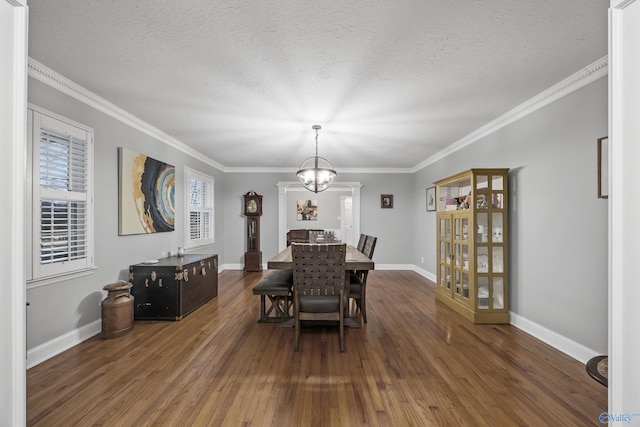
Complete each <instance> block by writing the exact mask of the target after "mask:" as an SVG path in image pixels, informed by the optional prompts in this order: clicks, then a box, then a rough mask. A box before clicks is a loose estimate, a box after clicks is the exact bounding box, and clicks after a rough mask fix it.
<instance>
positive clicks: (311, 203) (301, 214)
mask: <svg viewBox="0 0 640 427" xmlns="http://www.w3.org/2000/svg"><path fill="white" fill-rule="evenodd" d="M297 213H298V217H297V218H298V221H317V220H318V201H317V200H298V203H297Z"/></svg>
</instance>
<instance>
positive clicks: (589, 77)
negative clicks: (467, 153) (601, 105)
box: [411, 56, 609, 172]
mask: <svg viewBox="0 0 640 427" xmlns="http://www.w3.org/2000/svg"><path fill="white" fill-rule="evenodd" d="M608 73H609V58H608V56H604V57H602V58H600V59H598V60H597V61H595V62H594V63H592V64H590V65H588V66H586V67H585V68H583V69H581V70H580V71H578V72H576V73H574V74H572V75H571V76H569V77H567V78H566V79H564V80H562V81H561V82H560V83H557V84H555V85H554V86H552V87H550V88H549V89H547V90H545V91H544V92H541V93H540V94H538V95H536V96H534V97H533V98H531V99H529V100H528V101H526V102H523V103H522V104H520V105H518V106H517V107H515V108H514V109H512V110H509V111H507V112H506V113H504V114H503V115H502V116H500V117H498V118H497V119H495V120H493V121H491V122H489V123H487V124H486V125H484V126H482V127H481V128H478V129H477V130H475V131H473V132H471V133H470V134H469V135H467V136H465V137H463V138H461V139H459V140H457V141H456V142H454V143H453V144H451V145H449V146H447V148H445V149H443V150H441V151H439V152H437V153H436V154H434V155H433V156H431V157H429V158H427V159H426V160H424V161H423V162H421V163H419V164H418V165H416V166H415V167H414V168H412V169H411V171H412V172H417V171H419V170H421V169H423V168H425V167H427V166H429V165H431V164H433V163H435V162H437V161H438V160H442V159H444V158H445V157H447V156H449V155H451V154H453V153H455V152H456V151H458V150H460V149H462V148H464V147H466V146H468V145H470V144H473V143H474V142H477V141H479V140H481V139H482V138H484V137H486V136H488V135H490V134H492V133H494V132H497V131H498V130H500V129H502V128H504V127H505V126H507V125H509V124H511V123H513V122H515V121H517V120H520V119H522V118H523V117H525V116H528V115H529V114H532V113H533V112H535V111H537V110H539V109H540V108H542V107H545V106H547V105H549V104H551V103H553V102H556V101H558V100H559V99H561V98H564V97H565V96H567V95H569V94H570V93H572V92H575V91H576V90H578V89H580V88H583V87H584V86H586V85H588V84H590V83H592V82H594V81H596V80H598V79H600V78H602V77H605V76H606V75H607V74H608Z"/></svg>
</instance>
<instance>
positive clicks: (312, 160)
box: [296, 125, 337, 193]
mask: <svg viewBox="0 0 640 427" xmlns="http://www.w3.org/2000/svg"><path fill="white" fill-rule="evenodd" d="M311 129H314V130H315V131H316V155H315V156H314V157H309V158H308V159H307V160H305V161H304V162H302V164H301V165H300V169H299V170H298V172H296V176H297V177H298V179H299V180H300V183H301V184H302V185H303V186H304V188H306V189H307V190H309V191H313V192H314V193H318V192H320V191H324V190H326V189H327V188H329V186H330V185H331V183H332V182H333V179H334V178H335V177H336V175H337V173H336V171H335V170H334V169H333V166H331V163H329V161H328V160H327V159H325V158H324V157H319V156H318V130H320V129H322V126H320V125H313V126H311Z"/></svg>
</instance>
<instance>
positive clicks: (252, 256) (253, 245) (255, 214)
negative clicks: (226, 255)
mask: <svg viewBox="0 0 640 427" xmlns="http://www.w3.org/2000/svg"><path fill="white" fill-rule="evenodd" d="M244 215H245V216H246V217H247V251H246V252H245V253H244V271H262V252H261V251H260V216H261V215H262V196H261V195H259V194H256V193H255V192H254V191H253V190H251V191H249V192H248V193H247V194H245V195H244Z"/></svg>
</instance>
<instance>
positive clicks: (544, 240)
mask: <svg viewBox="0 0 640 427" xmlns="http://www.w3.org/2000/svg"><path fill="white" fill-rule="evenodd" d="M607 129H608V128H607V79H606V78H602V79H599V80H597V81H596V82H594V83H592V84H590V85H588V86H586V87H585V88H582V89H580V90H578V91H576V92H574V93H572V94H571V95H569V96H567V97H564V98H562V99H560V100H559V101H557V102H554V103H553V104H551V105H549V106H547V107H544V108H542V109H540V110H538V111H537V112H535V113H533V114H531V115H529V116H527V117H525V118H523V119H521V120H519V121H517V122H515V123H513V124H511V125H509V126H507V127H505V128H503V129H501V130H499V131H497V132H495V133H493V134H491V135H489V136H487V137H486V138H484V139H482V140H481V141H478V142H476V143H474V144H472V145H470V146H468V147H466V148H464V149H462V150H460V151H458V152H456V153H454V154H452V155H450V156H448V157H446V158H444V159H442V160H440V161H438V162H436V163H434V164H432V165H430V166H428V167H426V168H424V169H423V170H421V171H420V172H418V173H416V174H415V177H414V179H415V198H416V201H418V202H417V203H416V204H415V205H414V212H415V214H416V216H415V228H416V237H415V238H414V239H413V246H414V253H413V257H412V260H411V262H412V263H414V264H416V265H418V266H420V267H421V268H423V269H425V270H427V271H429V272H431V273H433V274H435V272H436V267H435V262H436V254H435V249H436V247H435V240H436V237H435V212H426V208H425V203H426V195H425V193H426V188H428V187H431V186H433V182H434V181H436V180H438V179H441V178H445V177H447V176H450V175H453V174H454V173H457V172H460V171H463V170H466V169H469V168H472V167H474V168H482V167H508V168H511V171H510V174H509V185H510V189H509V197H510V200H509V203H510V224H509V233H510V253H509V256H510V265H509V280H510V285H509V286H510V288H509V292H510V296H509V303H510V309H511V311H513V312H514V313H516V314H518V315H520V316H522V317H524V318H526V319H528V320H530V321H532V322H535V323H537V324H539V325H541V326H544V327H546V328H548V329H550V330H552V331H554V332H556V333H558V334H560V335H563V336H565V337H567V338H570V339H572V340H574V341H576V342H578V343H580V344H582V345H584V346H586V347H588V348H591V349H593V350H595V351H599V352H602V354H606V351H607V221H608V218H607V200H606V199H598V198H597V187H596V184H597V168H596V165H597V159H596V139H597V138H599V137H602V136H605V135H606V134H607ZM422 256H424V259H425V262H424V264H423V263H421V257H422Z"/></svg>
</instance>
